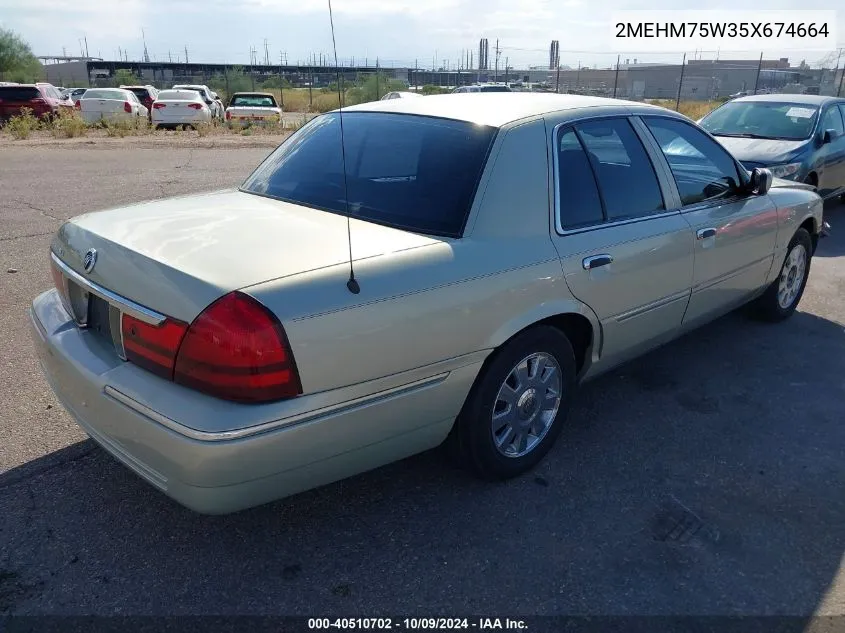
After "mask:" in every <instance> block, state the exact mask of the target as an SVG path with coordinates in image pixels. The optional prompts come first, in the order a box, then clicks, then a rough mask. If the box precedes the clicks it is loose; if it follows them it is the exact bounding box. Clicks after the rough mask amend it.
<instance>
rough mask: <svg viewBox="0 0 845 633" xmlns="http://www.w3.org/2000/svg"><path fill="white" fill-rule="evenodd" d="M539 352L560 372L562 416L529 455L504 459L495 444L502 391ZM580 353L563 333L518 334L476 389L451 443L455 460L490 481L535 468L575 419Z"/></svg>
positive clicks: (483, 372) (487, 367)
mask: <svg viewBox="0 0 845 633" xmlns="http://www.w3.org/2000/svg"><path fill="white" fill-rule="evenodd" d="M535 353H545V354H548V355H549V356H551V357H552V358H553V359H554V360H555V361H556V362H557V365H558V367H559V369H560V378H561V393H560V404H559V406H558V409H557V414H556V415H555V416H554V418H553V419H552V420H551V422H550V423H549V424H548V425H547V429H548V430H547V431H546V432H545V435H543V436H542V439H540V440H539V442H537V443H536V445H535V446H534V447H533V448H532V449H531V450H530V451H529V452H527V454H524V455H520V456H507V455H504V454H503V453H502V452H500V450H499V449H498V448H497V447H496V444H495V443H494V436H493V429H492V416H493V411H494V407H495V406H496V399H497V396H498V393H499V389H500V387H502V385H503V383H504V382H505V380H506V379H507V378H508V376H509V375H510V373H511V370H512V369H513V368H514V367H515V366H516V365H517V364H518V363H520V361H522V360H523V359H525V358H527V357H529V356H531V355H532V354H535ZM576 384H577V380H576V365H575V354H574V353H573V351H572V345H571V344H570V343H569V339H567V338H566V335H564V334H563V333H562V332H561V331H560V330H558V329H556V328H554V327H551V326H547V325H540V326H535V327H532V328H531V329H529V330H526V331H524V332H522V333H521V334H518V335H517V336H515V337H514V338H513V339H511V340H510V341H509V342H507V343H506V344H505V345H504V346H503V347H501V348H500V349H499V350H498V351H497V352H495V355H494V356H493V357H492V358H491V359H489V360H488V362H487V363H485V366H484V368H483V369H482V370H481V373H480V374H479V376H478V378H476V381H475V384H474V385H473V387H472V389H471V390H470V393H469V396H467V400H466V402H465V403H464V406H463V409H462V410H461V413H460V415H459V416H458V419H457V421H456V422H455V427H454V428H453V429H452V433H451V434H450V436H449V439H448V440H447V450H448V452H449V454H450V455H451V457H452V458H453V460H455V459H457V460H459V463H460V465H461V466H468V467H469V468H470V469H471V470H473V471H474V472H475V473H476V474H477V475H479V476H481V477H483V478H485V479H508V478H511V477H515V476H517V475H520V474H522V473H524V472H526V471H528V470H530V469H531V468H533V467H534V466H535V465H536V464H537V463H538V462H539V461H540V460H541V459H543V457H544V456H545V455H546V453H548V452H549V449H550V448H551V447H552V445H553V444H554V443H555V440H556V439H557V437H558V436H559V435H560V432H561V430H562V429H563V425H564V423H565V421H566V418H567V416H568V415H569V407H570V404H571V402H572V396H573V394H574V392H575V389H576Z"/></svg>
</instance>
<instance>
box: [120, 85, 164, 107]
mask: <svg viewBox="0 0 845 633" xmlns="http://www.w3.org/2000/svg"><path fill="white" fill-rule="evenodd" d="M121 88H123V89H124V90H128V91H129V92H132V93H134V94H135V96H136V97H138V101H140V102H141V104H143V106H144V107H145V108H146V109H147V110H148V111H149V112H150V113H152V110H153V101H155V100H156V97H157V96H158V90H156V88H155V86H121Z"/></svg>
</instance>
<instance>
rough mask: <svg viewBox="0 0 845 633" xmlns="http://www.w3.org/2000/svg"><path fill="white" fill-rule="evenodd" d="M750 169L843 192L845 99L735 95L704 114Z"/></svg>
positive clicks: (826, 193)
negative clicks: (765, 171) (735, 97)
mask: <svg viewBox="0 0 845 633" xmlns="http://www.w3.org/2000/svg"><path fill="white" fill-rule="evenodd" d="M701 127H703V128H704V129H705V130H707V131H708V132H710V133H711V134H712V135H713V136H715V137H716V138H717V139H718V141H719V142H720V143H721V144H722V145H724V146H725V147H726V148H727V149H728V151H730V152H731V153H732V154H733V155H734V156H736V157H737V158H739V160H740V161H742V164H743V165H744V166H745V167H746V168H747V169H754V168H755V167H766V168H768V169H770V170H771V172H772V173H773V174H774V175H775V176H776V177H778V178H787V179H789V180H794V181H796V182H805V183H807V184H810V185H812V186H813V187H815V188H816V189H817V191H818V193H819V195H821V196H822V197H823V198H832V197H834V196H837V195H842V194H845V98H843V99H838V98H836V97H820V96H817V95H797V94H788V95H787V94H771V95H754V96H748V97H742V98H739V99H735V100H733V101H730V102H728V103H725V104H723V105H722V106H720V107H718V108H716V109H715V110H713V111H712V112H711V113H710V114H708V115H707V116H705V117H704V118H703V119H701Z"/></svg>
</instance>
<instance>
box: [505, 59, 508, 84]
mask: <svg viewBox="0 0 845 633" xmlns="http://www.w3.org/2000/svg"><path fill="white" fill-rule="evenodd" d="M507 83H508V57H507V56H505V85H507Z"/></svg>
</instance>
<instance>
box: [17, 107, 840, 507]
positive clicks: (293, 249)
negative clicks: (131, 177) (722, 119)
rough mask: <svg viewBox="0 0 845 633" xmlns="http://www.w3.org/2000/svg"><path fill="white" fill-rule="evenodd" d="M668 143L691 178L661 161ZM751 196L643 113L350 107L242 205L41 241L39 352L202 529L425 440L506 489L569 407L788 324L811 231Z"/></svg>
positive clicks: (728, 161) (298, 147) (292, 144)
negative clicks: (601, 390) (715, 327)
mask: <svg viewBox="0 0 845 633" xmlns="http://www.w3.org/2000/svg"><path fill="white" fill-rule="evenodd" d="M341 121H342V123H341ZM341 124H342V125H343V130H344V131H343V135H341V131H340V126H341ZM676 139H678V140H680V142H681V144H687V145H689V146H690V147H693V148H695V150H696V152H690V153H680V154H677V153H674V152H670V151H666V149H664V148H666V147H671V146H672V144H673V143H674V142H675V140H676ZM342 140H343V142H344V143H345V145H344V148H343V149H344V151H343V152H341V151H339V150H340V143H341V141H342ZM344 156H345V157H346V158H345V160H344V158H343V157H344ZM344 165H345V167H344ZM772 183H773V180H772V176H771V173H770V172H769V171H767V170H765V169H756V170H754V171H753V172H751V173H750V174H749V173H748V172H747V171H746V170H745V169H743V168H742V166H741V165H740V164H739V163H738V162H737V161H736V160H735V159H734V158H733V157H732V156H731V155H730V154H729V153H728V152H727V151H726V150H725V149H724V148H723V147H721V146H720V145H719V144H718V143H717V142H716V141H715V140H714V139H713V138H712V137H711V136H709V135H708V134H707V133H706V132H704V131H703V130H701V129H700V128H699V127H698V126H696V125H695V124H694V123H692V122H690V121H689V120H688V119H687V118H686V117H683V116H682V115H680V114H677V113H675V112H670V111H668V110H665V109H662V108H658V107H656V106H650V105H644V104H639V103H633V102H625V101H619V100H615V99H606V98H596V97H580V96H575V95H534V94H531V93H518V94H515V95H508V96H507V97H505V96H502V95H497V94H490V95H474V96H469V95H467V96H453V95H444V96H431V97H426V98H425V99H408V100H405V99H398V100H394V101H393V102H392V103H390V104H387V103H382V102H380V101H376V102H372V103H367V104H361V105H357V106H352V107H349V108H344V111H343V118H342V120H341V118H340V115H339V114H338V113H337V112H331V113H327V114H324V115H321V116H318V117H316V118H314V119H313V120H312V121H311V122H309V123H308V124H306V125H305V126H303V127H302V128H301V129H300V130H299V131H297V132H296V133H294V134H293V135H292V136H291V137H289V139H288V140H286V141H285V142H284V143H283V144H282V145H281V146H280V147H279V148H278V149H277V150H275V151H274V152H273V153H272V154H271V155H270V156H269V157H268V158H267V159H266V160H264V161H263V162H262V163H261V164H260V165H259V167H258V168H257V169H256V170H255V171H254V172H253V173H252V175H250V176H249V177H248V178H247V179H246V181H245V182H244V183H243V184H242V185H241V187H240V188H239V189H238V190H230V191H223V192H215V193H206V194H201V195H194V196H184V197H179V198H174V199H170V200H160V201H155V202H148V203H144V204H135V205H132V206H131V207H126V208H118V209H113V210H109V211H102V212H97V213H89V214H86V215H83V216H79V217H77V218H74V219H72V220H70V221H68V222H66V223H65V224H63V225H62V227H61V228H60V229H59V231H58V233H57V235H56V236H55V237H54V239H53V241H52V245H51V253H50V255H49V258H50V261H51V265H52V271H53V278H54V280H55V284H56V288H54V289H52V290H49V291H47V292H45V293H43V294H41V295H40V296H39V297H37V298H36V299H35V300H34V302H33V304H32V309H31V320H32V330H33V336H34V340H35V344H36V347H37V350H38V356H39V358H40V361H41V364H42V367H43V368H44V370H45V371H46V373H47V376H48V379H49V382H50V384H51V385H52V386H53V388H54V389H55V390H56V393H57V394H58V397H59V399H60V400H61V402H63V403H64V404H65V406H66V407H67V409H68V411H69V412H71V414H72V415H73V416H74V417H75V418H76V420H77V421H78V422H79V424H80V425H81V426H82V427H83V428H84V429H85V430H86V432H87V433H88V434H89V435H90V436H91V437H92V438H93V439H94V440H95V441H96V442H98V443H99V444H100V445H102V446H103V447H104V448H105V449H106V450H107V451H109V452H110V453H112V454H113V455H114V456H115V457H116V458H117V459H118V460H120V461H121V462H123V463H124V464H126V465H127V466H128V467H129V468H131V469H132V470H133V471H135V472H136V473H137V474H139V475H140V476H141V477H143V478H144V479H145V480H147V481H148V482H150V483H151V484H153V485H154V486H156V487H157V488H159V489H160V490H162V491H163V492H165V493H166V494H167V495H169V496H171V497H173V498H174V499H176V500H177V501H179V502H181V503H182V504H184V505H186V506H188V507H190V508H193V509H195V510H198V511H201V512H206V513H222V512H229V511H234V510H237V509H240V508H245V507H249V506H253V505H257V504H260V503H263V502H266V501H270V500H272V499H276V498H279V497H282V496H285V495H289V494H293V493H295V492H298V491H301V490H305V489H308V488H312V487H315V486H318V485H321V484H325V483H328V482H331V481H335V480H337V479H340V478H343V477H346V476H349V475H352V474H355V473H359V472H361V471H364V470H367V469H370V468H374V467H376V466H380V465H382V464H385V463H387V462H391V461H394V460H397V459H401V458H404V457H406V456H408V455H412V454H414V453H417V452H420V451H424V450H427V449H430V448H433V447H435V446H437V445H438V444H440V443H442V442H444V441H445V442H446V443H447V445H448V446H449V447H450V448H451V450H452V452H453V453H454V454H456V455H457V456H459V457H460V459H461V460H462V462H463V463H464V464H466V465H467V466H469V467H471V468H472V469H473V470H475V471H476V472H477V473H479V474H480V475H481V476H483V477H486V478H494V479H500V478H507V477H513V476H516V475H518V474H520V473H523V472H526V471H527V470H529V469H530V468H532V467H533V466H534V465H535V464H536V463H537V462H538V461H540V459H541V458H542V457H543V456H544V455H545V454H546V453H547V452H548V451H549V449H550V448H551V446H552V444H553V443H554V442H555V440H556V439H557V438H558V436H559V435H560V434H561V433H562V432H563V430H564V424H565V421H566V418H567V415H568V412H569V409H570V406H571V404H572V402H573V398H574V395H575V392H576V389H577V386H578V384H579V383H581V382H582V381H584V380H587V379H589V378H592V377H594V376H597V375H599V374H601V373H602V372H605V371H607V370H609V369H611V368H613V367H616V366H617V365H619V364H621V363H623V362H625V361H626V360H628V359H631V358H633V357H635V356H638V355H640V354H642V353H644V352H645V351H647V350H650V349H652V348H654V347H657V346H659V345H661V344H663V343H666V342H667V341H669V340H671V339H673V338H675V337H677V336H679V335H681V334H683V333H685V332H688V331H690V330H692V329H693V328H696V327H698V326H700V325H702V324H703V323H706V322H708V321H710V320H712V319H715V318H716V317H718V316H720V315H722V314H725V313H727V312H729V311H731V310H733V309H735V308H737V307H738V306H741V305H742V304H745V303H748V302H753V304H754V308H755V310H756V311H757V313H758V315H759V316H761V317H762V318H766V319H769V320H772V321H779V320H783V319H786V318H788V317H789V316H790V315H791V314H792V313H793V311H794V310H795V307H796V306H797V305H798V302H799V301H800V299H801V296H802V293H803V291H804V287H805V283H806V280H807V275H808V272H809V269H810V263H811V256H812V254H813V252H814V251H815V248H816V244H817V241H818V237H819V229H820V227H821V225H822V207H823V205H822V200H821V198H820V197H819V196H818V195H816V194H815V193H814V192H813V191H812V190H811V189H810V187H808V186H806V185H801V184H795V183H791V182H788V181H783V180H777V181H775V182H774V184H775V186H774V187H771V186H772ZM770 187H771V188H770ZM783 335H784V333H783V332H781V333H778V332H777V331H774V330H773V331H772V336H773V337H775V338H776V337H778V336H783ZM690 362H695V359H694V358H691V359H690ZM642 432H643V433H648V432H649V429H648V428H643V429H642Z"/></svg>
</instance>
